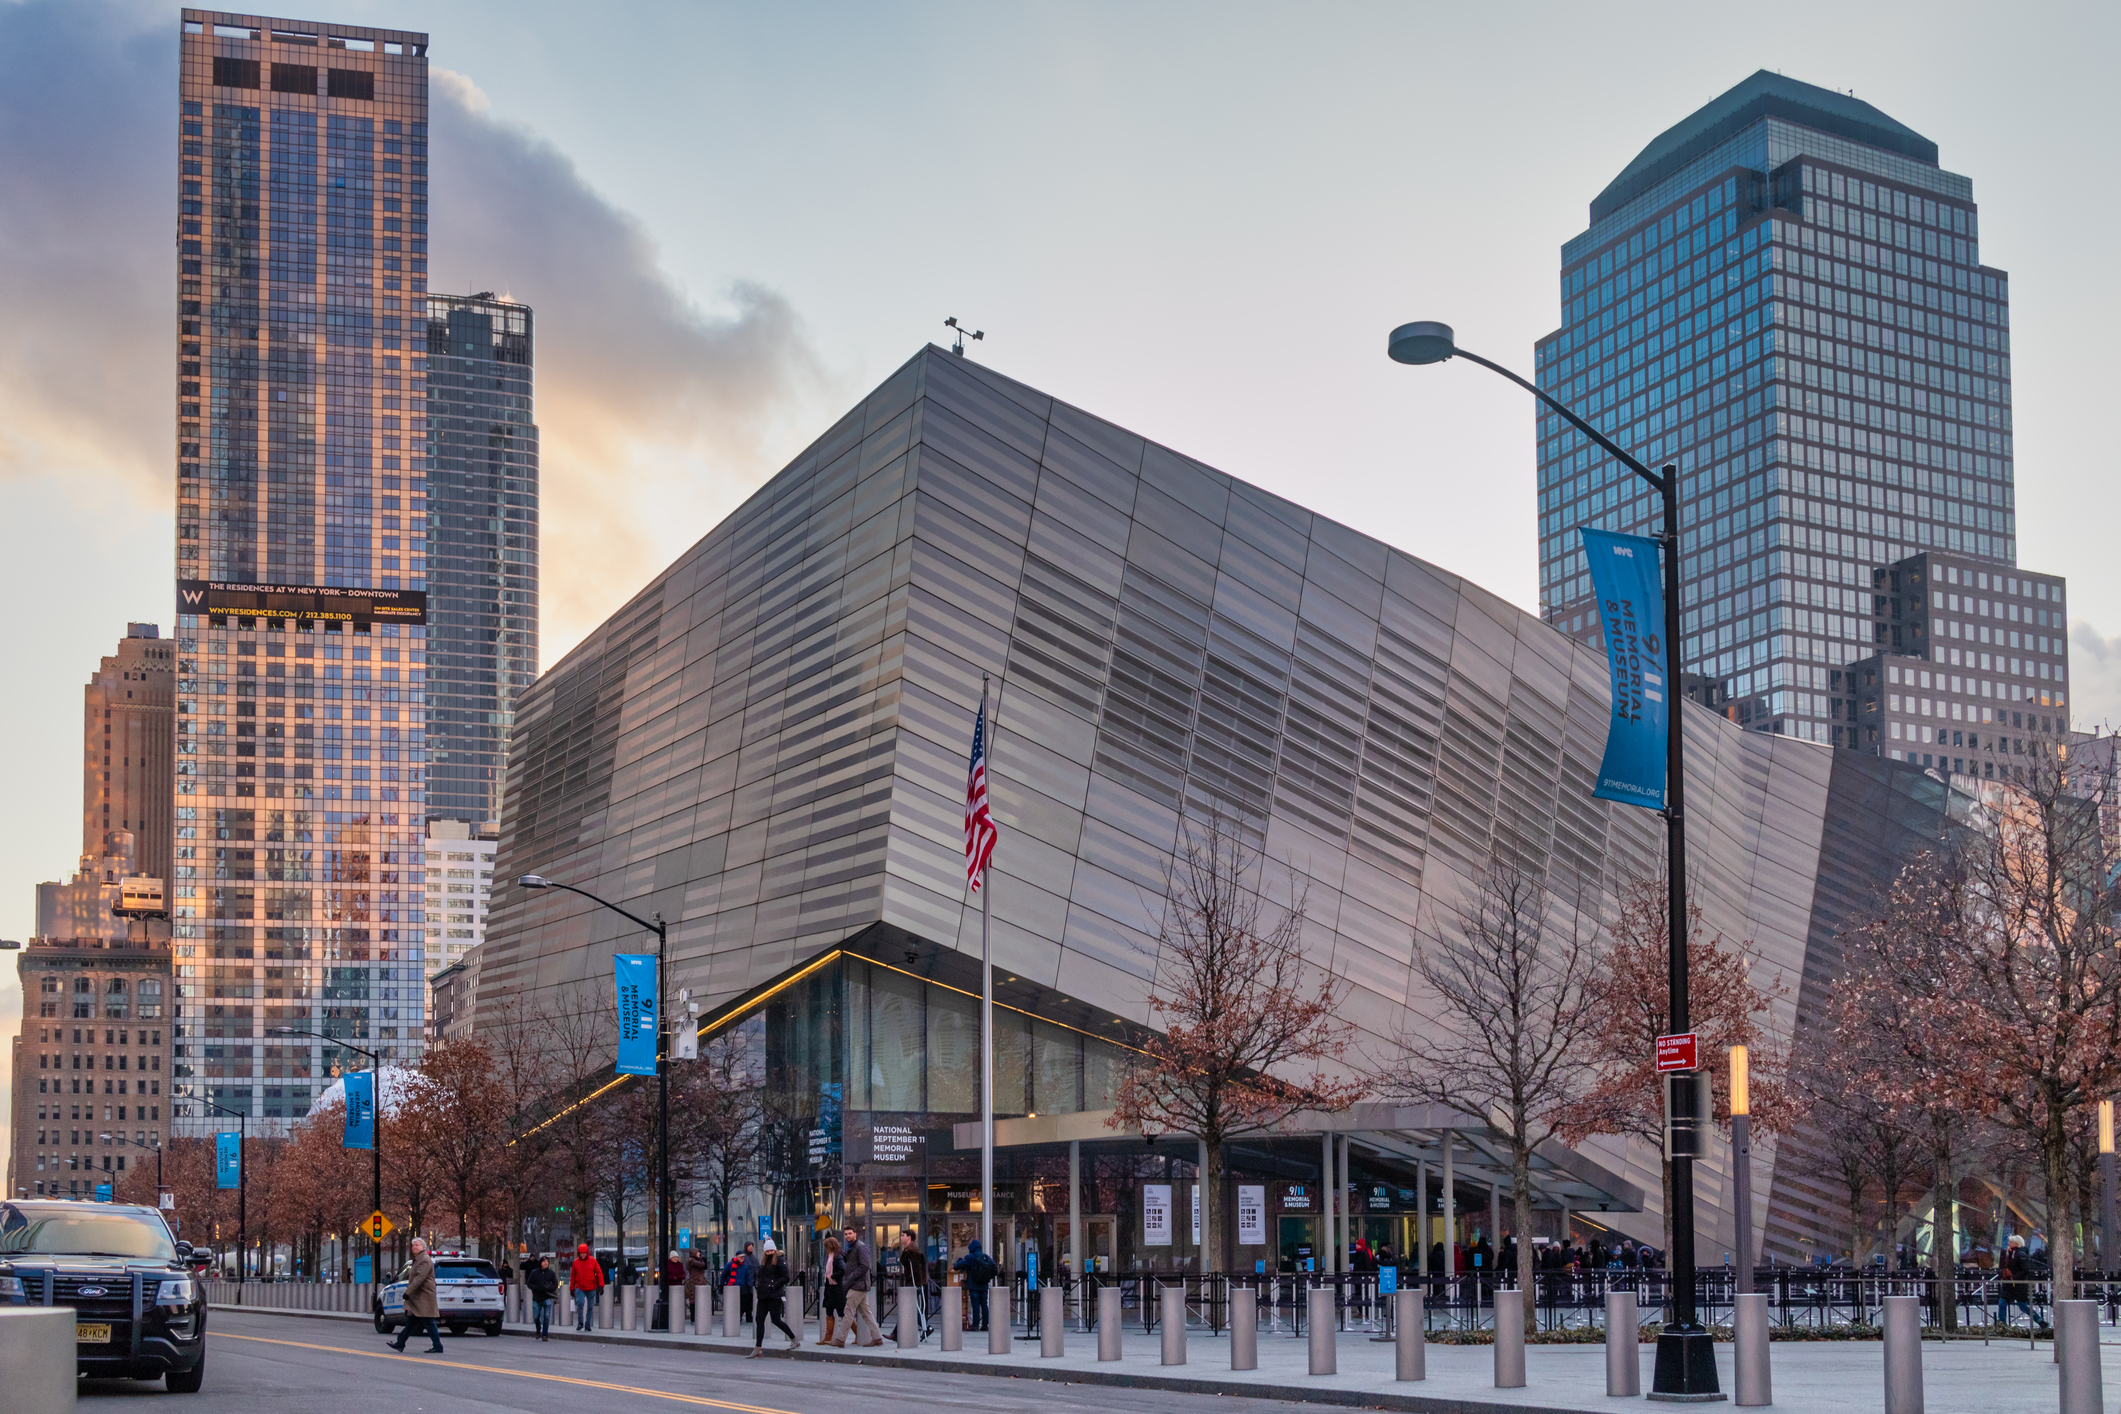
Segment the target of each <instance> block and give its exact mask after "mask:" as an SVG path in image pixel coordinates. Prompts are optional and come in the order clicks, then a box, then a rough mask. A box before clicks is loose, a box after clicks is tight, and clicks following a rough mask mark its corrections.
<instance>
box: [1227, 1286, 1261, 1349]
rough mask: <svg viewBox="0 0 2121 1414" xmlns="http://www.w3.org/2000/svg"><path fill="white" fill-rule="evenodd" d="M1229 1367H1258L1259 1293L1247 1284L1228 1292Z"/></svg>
mask: <svg viewBox="0 0 2121 1414" xmlns="http://www.w3.org/2000/svg"><path fill="white" fill-rule="evenodd" d="M1230 1368H1231V1369H1233V1370H1256V1369H1258V1368H1259V1293H1258V1292H1256V1291H1254V1290H1253V1289H1252V1288H1251V1287H1249V1286H1243V1287H1239V1288H1238V1289H1237V1290H1235V1291H1233V1292H1231V1293H1230Z"/></svg>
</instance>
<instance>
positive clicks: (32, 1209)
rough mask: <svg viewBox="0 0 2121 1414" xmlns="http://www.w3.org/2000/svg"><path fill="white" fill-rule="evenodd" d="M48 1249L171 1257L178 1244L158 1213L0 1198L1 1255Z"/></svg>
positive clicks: (112, 1254) (89, 1253) (173, 1255)
mask: <svg viewBox="0 0 2121 1414" xmlns="http://www.w3.org/2000/svg"><path fill="white" fill-rule="evenodd" d="M32 1252H50V1253H54V1254H66V1255H71V1256H88V1255H94V1256H101V1257H150V1258H154V1259H156V1260H159V1261H164V1262H168V1261H174V1260H175V1259H176V1256H177V1249H176V1246H175V1244H173V1243H172V1242H171V1241H170V1239H169V1229H168V1228H167V1227H164V1226H163V1225H162V1219H160V1218H159V1217H148V1216H143V1215H139V1214H133V1213H115V1212H112V1211H110V1210H109V1209H107V1208H106V1209H103V1210H101V1211H99V1210H97V1209H95V1208H92V1207H89V1206H87V1205H86V1204H83V1205H81V1206H79V1207H75V1206H73V1205H68V1206H66V1207H64V1208H49V1207H37V1206H24V1205H22V1204H17V1203H0V1256H6V1257H12V1256H21V1255H23V1254H25V1253H32Z"/></svg>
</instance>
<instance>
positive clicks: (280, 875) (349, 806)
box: [171, 10, 427, 1134]
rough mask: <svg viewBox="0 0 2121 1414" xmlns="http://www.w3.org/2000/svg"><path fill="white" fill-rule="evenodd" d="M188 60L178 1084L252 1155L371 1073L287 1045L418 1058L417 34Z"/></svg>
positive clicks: (289, 26)
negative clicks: (224, 1112)
mask: <svg viewBox="0 0 2121 1414" xmlns="http://www.w3.org/2000/svg"><path fill="white" fill-rule="evenodd" d="M181 56H182V57H181V74H180V82H179V92H178V110H179V111H178V154H177V160H178V176H179V190H178V212H177V232H176V235H177V247H178V250H177V254H178V265H179V273H178V281H179V289H178V300H179V305H178V327H177V339H178V346H177V359H178V369H177V376H178V385H177V392H178V408H177V411H178V418H177V432H178V436H177V446H178V466H177V472H178V476H177V486H178V498H177V511H178V514H177V523H178V531H177V536H178V539H177V574H178V576H179V582H178V586H177V588H178V613H179V619H178V629H177V638H178V663H177V674H178V681H177V776H176V791H175V835H176V839H175V856H176V858H175V866H174V875H175V877H174V878H173V879H172V881H171V888H172V914H173V917H172V925H173V932H174V941H175V949H176V958H175V965H176V973H177V977H176V985H177V990H178V997H177V1009H176V1018H175V1020H176V1029H177V1035H176V1038H175V1043H174V1055H173V1057H172V1066H173V1070H174V1075H173V1079H174V1080H176V1081H177V1082H178V1083H179V1084H190V1085H193V1086H195V1087H196V1088H197V1089H198V1091H199V1092H200V1093H201V1094H203V1095H204V1096H205V1097H206V1098H208V1099H210V1100H212V1101H213V1102H214V1103H215V1104H218V1105H222V1106H225V1107H227V1108H229V1109H233V1110H237V1111H240V1112H244V1113H248V1114H251V1115H253V1116H255V1117H256V1119H257V1120H258V1121H259V1122H260V1123H258V1124H254V1125H253V1128H252V1131H251V1132H252V1133H254V1134H255V1133H259V1132H261V1129H262V1130H263V1132H271V1130H272V1128H273V1125H272V1121H274V1120H281V1121H283V1122H284V1121H286V1120H290V1119H293V1118H295V1117H297V1116H299V1115H301V1114H303V1113H304V1112H306V1110H307V1109H308V1106H309V1103H310V1101H311V1100H312V1099H313V1098H314V1096H315V1094H316V1092H317V1091H318V1090H320V1089H321V1088H323V1086H324V1085H325V1084H326V1083H328V1076H329V1074H330V1072H331V1070H333V1069H335V1068H338V1067H341V1066H344V1065H347V1064H356V1065H358V1064H361V1063H363V1062H361V1061H360V1058H359V1057H358V1056H354V1055H352V1054H351V1053H348V1052H343V1051H340V1050H338V1049H336V1048H334V1047H331V1046H329V1045H324V1044H320V1043H318V1042H315V1041H312V1040H309V1039H306V1038H286V1037H281V1036H278V1035H276V1034H275V1031H274V1028H276V1027H282V1026H288V1027H295V1028H298V1029H302V1030H312V1031H321V1032H326V1033H329V1034H331V1035H334V1036H343V1037H346V1038H348V1039H351V1040H355V1041H357V1042H358V1043H359V1044H361V1045H364V1046H367V1047H369V1048H371V1049H378V1050H381V1051H382V1052H384V1053H385V1054H386V1055H387V1056H388V1057H389V1058H390V1059H392V1060H394V1061H400V1062H413V1061H416V1060H417V1058H418V1056H419V1054H420V1047H421V1029H422V1009H423V1007H424V997H423V995H422V992H423V988H422V977H421V973H422V963H421V949H422V932H423V927H422V920H421V898H422V889H421V878H420V869H421V859H420V855H421V851H422V836H423V825H424V818H425V804H424V800H423V792H422V785H423V782H422V779H421V777H422V771H423V766H422V763H421V757H422V754H423V751H424V741H423V733H424V730H425V720H424V717H425V709H424V704H423V701H422V694H423V691H424V682H423V677H424V673H425V662H424V657H425V652H424V650H425V646H426V645H425V639H424V634H425V618H426V613H425V609H426V605H425V592H424V591H425V588H426V539H425V520H426V504H425V495H426V479H425V467H424V460H425V459H424V456H423V452H424V441H425V434H426V429H425V425H424V424H425V402H426V387H425V376H424V369H423V367H422V365H423V363H424V360H425V357H426V337H425V325H426V270H427V36H425V35H424V34H414V33H407V32H403V31H398V30H385V29H374V28H368V27H365V26H358V25H338V24H328V23H318V22H313V21H301V20H277V19H262V18H259V17H256V16H249V15H229V14H220V13H216V12H213V11H206V10H185V11H184V12H183V35H182V40H181ZM180 1105H181V1101H180ZM210 1118H211V1117H210V1116H208V1115H206V1114H205V1113H204V1112H195V1113H192V1114H190V1115H185V1114H182V1113H180V1114H179V1115H178V1123H179V1126H180V1130H181V1129H182V1127H183V1126H184V1125H185V1124H186V1122H187V1121H188V1122H189V1123H190V1125H191V1126H192V1127H193V1128H194V1129H198V1130H203V1129H204V1128H206V1127H207V1124H208V1120H209V1119H210Z"/></svg>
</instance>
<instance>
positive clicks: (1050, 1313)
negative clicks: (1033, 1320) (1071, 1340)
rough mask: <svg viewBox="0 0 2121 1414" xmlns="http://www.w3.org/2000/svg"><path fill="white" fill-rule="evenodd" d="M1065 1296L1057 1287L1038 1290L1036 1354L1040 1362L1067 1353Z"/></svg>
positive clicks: (1043, 1287)
mask: <svg viewBox="0 0 2121 1414" xmlns="http://www.w3.org/2000/svg"><path fill="white" fill-rule="evenodd" d="M1066 1296H1067V1293H1066V1292H1064V1291H1062V1290H1061V1289H1060V1288H1059V1287H1057V1286H1042V1287H1040V1288H1039V1289H1038V1353H1039V1358H1040V1359H1042V1360H1055V1359H1058V1358H1060V1357H1061V1356H1063V1355H1066V1354H1067V1353H1068V1311H1067V1307H1066V1305H1065V1304H1064V1303H1065V1300H1066Z"/></svg>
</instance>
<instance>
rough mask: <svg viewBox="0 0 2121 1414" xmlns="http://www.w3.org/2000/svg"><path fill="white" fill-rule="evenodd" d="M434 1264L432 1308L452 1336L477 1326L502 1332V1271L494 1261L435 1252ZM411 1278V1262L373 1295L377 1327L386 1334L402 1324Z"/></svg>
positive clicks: (496, 1333) (498, 1332) (489, 1333)
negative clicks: (408, 1283)
mask: <svg viewBox="0 0 2121 1414" xmlns="http://www.w3.org/2000/svg"><path fill="white" fill-rule="evenodd" d="M434 1264H435V1310H436V1312H437V1315H438V1319H439V1320H440V1321H441V1323H442V1324H443V1325H444V1326H446V1327H448V1328H449V1333H450V1334H451V1335H462V1334H464V1332H465V1331H466V1330H467V1329H468V1328H470V1327H472V1326H478V1327H479V1328H480V1329H482V1330H484V1331H485V1332H486V1334H488V1335H499V1334H500V1333H501V1316H502V1310H503V1307H502V1305H501V1296H502V1293H501V1274H500V1273H499V1272H498V1271H496V1270H494V1265H493V1263H491V1262H489V1261H486V1260H485V1259H483V1258H480V1257H453V1256H449V1255H447V1254H442V1255H438V1256H437V1257H436V1258H435V1259H434ZM411 1277H412V1263H410V1262H407V1263H406V1264H405V1265H404V1266H403V1267H402V1268H400V1269H399V1271H398V1279H397V1280H396V1281H394V1282H392V1283H390V1285H388V1286H386V1287H384V1288H383V1290H382V1291H381V1292H380V1293H378V1294H377V1296H376V1298H375V1319H376V1329H377V1330H378V1331H381V1332H382V1333H383V1334H384V1335H389V1334H390V1333H391V1332H392V1331H395V1330H396V1329H397V1328H398V1327H399V1326H401V1325H403V1324H404V1323H405V1283H406V1282H407V1281H408V1280H410V1279H411Z"/></svg>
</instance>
